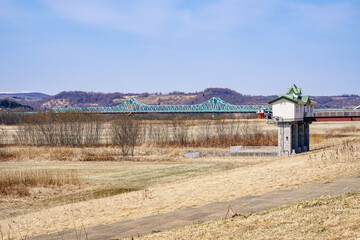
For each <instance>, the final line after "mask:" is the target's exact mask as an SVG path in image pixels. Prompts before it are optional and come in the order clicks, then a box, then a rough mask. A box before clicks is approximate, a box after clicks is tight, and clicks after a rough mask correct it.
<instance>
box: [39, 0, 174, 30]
mask: <svg viewBox="0 0 360 240" xmlns="http://www.w3.org/2000/svg"><path fill="white" fill-rule="evenodd" d="M45 3H46V4H47V5H48V6H49V7H50V8H51V9H53V10H54V11H55V12H57V13H58V14H59V15H60V16H61V17H64V18H67V19H70V20H73V21H77V22H82V23H86V24H92V25H98V26H102V27H108V28H111V29H117V30H121V31H124V32H129V33H134V34H144V35H152V34H156V33H158V32H160V31H162V29H163V28H164V27H165V26H164V25H166V23H167V22H168V21H169V18H171V1H166V0H157V1H146V0H140V1H139V0H136V1H129V2H125V1H109V0H108V1H94V0H61V1H58V0H45Z"/></svg>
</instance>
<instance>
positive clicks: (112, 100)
mask: <svg viewBox="0 0 360 240" xmlns="http://www.w3.org/2000/svg"><path fill="white" fill-rule="evenodd" d="M211 97H220V98H221V99H223V100H224V101H226V102H229V103H231V104H236V105H248V104H267V103H268V102H269V101H270V100H272V99H274V98H276V97H277V95H271V96H251V95H244V94H241V93H238V92H236V91H234V90H231V89H227V88H207V89H205V90H204V91H202V92H195V93H183V92H172V93H169V94H161V93H142V94H138V93H120V92H115V93H95V92H83V91H68V92H60V93H59V94H56V95H54V96H49V95H46V94H42V93H27V94H26V95H25V94H23V93H21V94H11V96H9V94H0V99H1V98H11V99H12V100H15V101H16V102H18V103H20V104H24V105H29V106H31V107H34V108H35V109H51V108H54V107H90V106H93V107H94V106H99V107H105V106H116V105H118V104H120V103H122V102H124V101H125V100H126V99H128V98H136V99H137V100H139V101H140V102H143V103H145V104H156V105H159V104H160V105H164V104H170V105H173V104H198V103H202V102H204V101H206V100H208V99H210V98H211ZM312 99H313V100H314V101H316V102H318V105H316V108H355V107H356V106H359V105H360V96H359V95H341V96H312Z"/></svg>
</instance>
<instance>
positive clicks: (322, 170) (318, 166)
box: [0, 139, 360, 236]
mask: <svg viewBox="0 0 360 240" xmlns="http://www.w3.org/2000/svg"><path fill="white" fill-rule="evenodd" d="M337 142H338V143H339V144H340V145H341V146H340V149H337V148H336V147H333V148H331V149H330V150H329V154H328V155H327V160H326V158H325V157H323V159H321V158H322V157H321V154H322V153H321V151H315V152H309V153H305V154H300V155H295V156H291V157H284V158H271V159H270V158H269V159H261V160H260V161H257V164H253V165H247V166H244V167H240V168H235V169H231V170H227V171H222V172H216V173H212V174H208V175H203V176H196V177H191V178H188V179H183V180H179V181H176V182H172V183H166V184H159V185H157V186H152V187H149V188H147V189H146V190H142V191H136V192H130V193H125V194H122V195H117V196H113V197H109V198H105V199H96V200H91V201H87V202H79V203H75V204H69V205H64V206H58V207H54V208H51V209H47V210H43V211H39V212H36V213H30V214H26V215H23V216H19V217H16V218H13V219H7V220H3V221H1V222H0V225H1V226H2V227H3V229H5V230H6V228H7V230H9V229H8V228H9V227H8V226H9V224H10V226H14V228H15V226H17V228H19V229H20V233H21V234H22V236H24V234H26V233H28V234H29V235H30V236H31V235H37V234H41V233H46V232H56V231H58V230H63V229H67V228H73V227H79V226H82V224H83V225H84V226H93V225H97V224H107V223H111V222H116V221H122V220H127V219H136V218H139V217H144V216H149V215H154V214H159V213H165V212H169V211H172V210H175V209H179V208H185V207H194V206H201V205H204V204H207V203H211V202H214V201H230V200H233V199H235V198H238V197H241V196H247V195H261V194H265V193H267V192H270V191H273V190H277V189H291V188H296V187H298V186H301V185H304V184H306V183H313V182H321V183H324V182H328V181H333V180H335V179H337V178H339V177H343V176H359V173H360V159H359V152H360V144H359V140H357V139H354V140H352V141H348V142H344V143H342V142H341V141H337ZM342 146H344V147H342ZM340 150H341V151H340ZM324 159H325V160H324ZM247 160H249V161H251V159H247ZM185 196H186V197H185Z"/></svg>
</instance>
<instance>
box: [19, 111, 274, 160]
mask: <svg viewBox="0 0 360 240" xmlns="http://www.w3.org/2000/svg"><path fill="white" fill-rule="evenodd" d="M14 140H15V143H17V144H20V145H36V146H41V145H48V146H73V147H75V146H98V145H104V144H106V145H113V146H118V147H120V148H121V150H122V153H123V155H134V149H135V147H136V146H138V145H141V144H148V145H155V146H160V147H161V146H190V147H228V146H230V145H247V146H250V145H251V146H260V145H268V146H270V145H276V144H277V136H276V133H266V132H264V131H262V129H261V128H259V125H258V124H254V123H251V124H250V121H249V120H246V119H242V120H236V119H224V118H219V117H218V118H216V119H215V120H197V121H193V120H184V119H182V118H181V117H177V118H174V119H173V120H165V121H164V120H163V121H146V120H141V119H137V117H136V116H126V115H112V116H104V115H99V114H85V113H61V114H60V113H57V114H56V113H37V114H32V115H31V116H27V117H26V118H25V119H24V120H23V122H22V123H20V124H18V125H17V126H16V131H15V134H14Z"/></svg>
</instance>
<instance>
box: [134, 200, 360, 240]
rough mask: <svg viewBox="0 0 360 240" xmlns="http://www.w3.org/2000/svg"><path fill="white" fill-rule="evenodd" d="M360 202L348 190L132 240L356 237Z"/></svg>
mask: <svg viewBox="0 0 360 240" xmlns="http://www.w3.org/2000/svg"><path fill="white" fill-rule="evenodd" d="M359 205H360V193H349V194H344V195H341V196H337V197H323V198H320V199H316V200H311V201H302V202H297V203H295V204H292V205H290V206H286V207H280V208H276V209H271V210H269V211H263V212H259V213H255V214H252V215H247V216H241V217H235V218H232V219H228V220H220V221H213V222H206V223H199V224H194V225H191V226H186V227H182V228H178V229H175V230H170V231H165V232H160V233H155V234H150V235H147V236H144V237H141V238H135V239H144V240H145V239H178V240H181V239H321V240H322V239H359V238H360V207H359Z"/></svg>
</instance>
